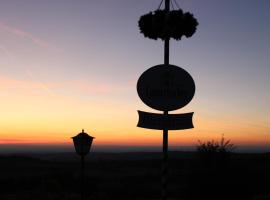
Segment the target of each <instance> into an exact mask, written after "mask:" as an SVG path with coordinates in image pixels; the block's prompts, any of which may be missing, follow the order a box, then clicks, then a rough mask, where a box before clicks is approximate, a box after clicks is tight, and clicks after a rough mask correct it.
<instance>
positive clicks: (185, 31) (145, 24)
mask: <svg viewBox="0 0 270 200" xmlns="http://www.w3.org/2000/svg"><path fill="white" fill-rule="evenodd" d="M198 24H199V23H198V21H197V19H196V18H194V17H193V14H191V13H189V12H186V13H184V12H183V11H182V10H181V9H179V10H172V11H169V12H167V11H165V10H156V11H154V12H150V13H148V14H146V15H143V16H141V18H140V20H139V28H140V31H141V33H143V34H144V36H145V37H148V38H150V39H154V40H157V39H158V38H160V39H162V40H165V39H166V38H173V39H175V40H181V38H182V36H183V35H184V36H186V37H187V38H189V37H191V36H192V35H193V34H194V33H195V32H196V27H197V25H198Z"/></svg>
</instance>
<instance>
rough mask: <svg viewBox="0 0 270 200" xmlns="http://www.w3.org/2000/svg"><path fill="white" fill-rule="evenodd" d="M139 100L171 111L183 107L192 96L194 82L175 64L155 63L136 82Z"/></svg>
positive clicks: (155, 107)
mask: <svg viewBox="0 0 270 200" xmlns="http://www.w3.org/2000/svg"><path fill="white" fill-rule="evenodd" d="M137 92H138V95H139V97H140V98H141V100H142V101H143V102H144V103H145V104H146V105H148V106H149V107H151V108H154V109H156V110H161V111H171V110H176V109H179V108H182V107H184V106H185V105H187V104H188V103H189V102H190V101H191V100H192V98H193V96H194V93H195V83H194V80H193V79H192V77H191V75H190V74H189V73H188V72H187V71H185V70H184V69H182V68H181V67H177V66H175V65H156V66H154V67H151V68H149V69H148V70H146V71H145V72H144V73H143V74H142V75H141V76H140V78H139V80H138V82H137Z"/></svg>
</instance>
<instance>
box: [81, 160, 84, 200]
mask: <svg viewBox="0 0 270 200" xmlns="http://www.w3.org/2000/svg"><path fill="white" fill-rule="evenodd" d="M83 199H84V155H82V156H81V200H83Z"/></svg>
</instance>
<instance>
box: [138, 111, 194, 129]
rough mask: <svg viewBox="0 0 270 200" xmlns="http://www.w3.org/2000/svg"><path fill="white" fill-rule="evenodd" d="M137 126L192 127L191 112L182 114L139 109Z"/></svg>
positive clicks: (160, 127) (159, 127)
mask: <svg viewBox="0 0 270 200" xmlns="http://www.w3.org/2000/svg"><path fill="white" fill-rule="evenodd" d="M138 114H139V122H138V125H137V126H138V127H141V128H148V129H156V130H183V129H190V128H193V122H192V117H193V112H191V113H182V114H167V115H164V114H158V113H149V112H144V111H139V110H138Z"/></svg>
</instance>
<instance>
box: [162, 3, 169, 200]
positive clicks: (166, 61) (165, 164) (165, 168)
mask: <svg viewBox="0 0 270 200" xmlns="http://www.w3.org/2000/svg"><path fill="white" fill-rule="evenodd" d="M170 3H171V2H170V0H165V11H166V12H167V13H169V12H170ZM169 61H170V37H167V38H165V41H164V64H165V65H169ZM168 113H169V112H168V111H164V113H163V114H164V115H168ZM167 171H168V130H167V129H164V130H163V165H162V200H167V182H168V180H167V179H168V174H167Z"/></svg>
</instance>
